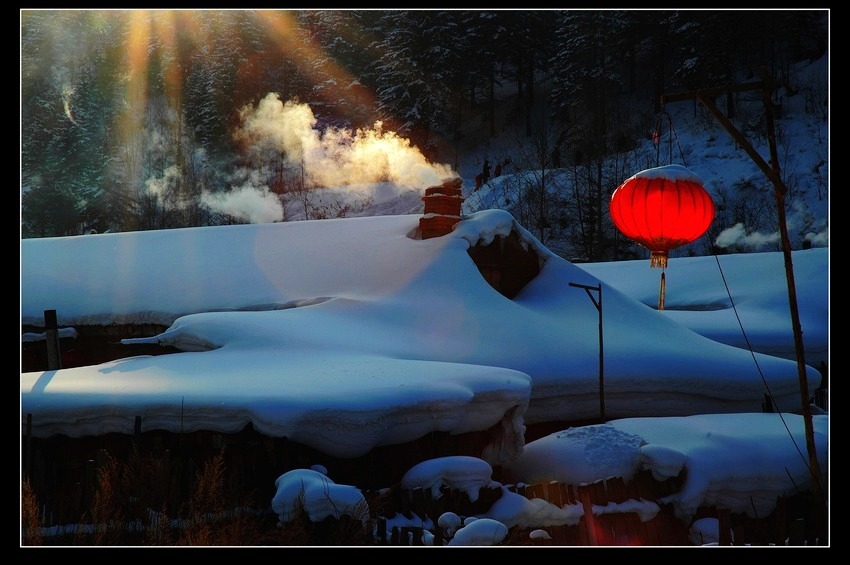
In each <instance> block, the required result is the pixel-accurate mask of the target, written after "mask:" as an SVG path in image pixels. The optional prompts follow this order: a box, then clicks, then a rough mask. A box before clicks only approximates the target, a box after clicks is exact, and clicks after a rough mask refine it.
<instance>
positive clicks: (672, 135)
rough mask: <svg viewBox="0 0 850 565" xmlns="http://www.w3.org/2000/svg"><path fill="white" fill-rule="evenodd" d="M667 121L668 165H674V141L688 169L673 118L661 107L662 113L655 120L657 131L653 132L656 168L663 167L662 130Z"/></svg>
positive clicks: (683, 163)
mask: <svg viewBox="0 0 850 565" xmlns="http://www.w3.org/2000/svg"><path fill="white" fill-rule="evenodd" d="M665 118H666V120H667V133H668V136H667V151H668V156H667V164H668V165H672V164H673V140H674V139H675V140H676V147H678V148H679V156H680V157H681V158H682V165H683V166H685V167H687V166H688V165H687V163H685V154H684V153H683V152H682V146H681V144H680V143H679V136H678V135H676V129H675V128H674V127H673V117H672V116H671V115H670V114H669V113H668V112H667V110H665V109H664V106H662V107H661V111H660V112H659V113H658V116H657V117H656V119H655V131H653V132H652V141H653V143H654V144H655V166H656V167H658V166H661V129H662V127H663V126H664V120H665Z"/></svg>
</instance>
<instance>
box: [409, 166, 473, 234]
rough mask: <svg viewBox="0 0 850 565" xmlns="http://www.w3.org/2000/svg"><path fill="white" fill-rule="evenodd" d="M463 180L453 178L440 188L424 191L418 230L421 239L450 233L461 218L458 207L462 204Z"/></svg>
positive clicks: (434, 187)
mask: <svg viewBox="0 0 850 565" xmlns="http://www.w3.org/2000/svg"><path fill="white" fill-rule="evenodd" d="M462 185H463V179H461V178H460V177H455V178H452V179H448V180H446V181H443V184H441V185H440V186H432V187H430V188H426V189H425V196H423V197H422V200H423V201H424V202H425V212H424V215H423V216H422V217H421V218H419V230H420V231H421V232H422V239H429V238H432V237H440V236H441V235H446V234H447V233H451V231H452V228H453V227H454V225H455V224H456V223H458V222H459V221H460V220H461V219H462V218H461V214H460V206H461V204H463V197H462V196H461V190H460V187H461V186H462Z"/></svg>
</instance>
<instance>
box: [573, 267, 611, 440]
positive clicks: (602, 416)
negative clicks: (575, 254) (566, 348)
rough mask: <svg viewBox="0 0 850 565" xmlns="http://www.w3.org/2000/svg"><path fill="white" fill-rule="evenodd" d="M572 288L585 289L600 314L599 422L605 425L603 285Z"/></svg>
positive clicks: (579, 285)
mask: <svg viewBox="0 0 850 565" xmlns="http://www.w3.org/2000/svg"><path fill="white" fill-rule="evenodd" d="M570 286H574V287H576V288H583V289H584V291H585V292H586V293H587V296H588V297H589V298H590V301H591V302H593V305H594V306H595V307H596V311H597V312H599V420H600V422H601V423H603V424H604V423H605V378H604V375H605V356H604V354H603V350H602V345H603V341H602V283H599V284H598V285H596V286H588V285H586V284H578V283H573V282H571V283H570ZM591 290H595V291H596V293H597V295H598V296H599V300H597V299H596V298H594V297H593V295H592V294H590V291H591Z"/></svg>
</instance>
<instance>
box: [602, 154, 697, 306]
mask: <svg viewBox="0 0 850 565" xmlns="http://www.w3.org/2000/svg"><path fill="white" fill-rule="evenodd" d="M610 212H611V219H612V220H613V221H614V225H615V226H617V229H619V230H620V231H621V232H623V234H624V235H625V236H626V237H628V238H629V239H632V240H634V241H635V242H637V243H639V244H640V245H642V246H643V247H646V248H647V249H649V250H650V251H651V252H652V256H651V258H650V264H649V266H650V267H660V268H662V269H665V268H667V257H668V255H669V252H670V250H671V249H675V248H677V247H680V246H682V245H685V244H687V243H691V242H692V241H694V240H696V239H697V238H699V237H700V236H702V234H704V233H705V232H706V230H707V229H708V227H709V226H710V225H711V222H712V221H713V220H714V202H713V201H712V200H711V196H710V195H709V194H708V192H706V190H705V188H703V183H702V180H701V179H700V178H699V177H698V176H697V175H695V174H694V173H692V172H691V171H689V170H688V169H686V168H685V167H683V166H681V165H665V166H663V167H656V168H654V169H646V170H645V171H641V172H639V173H637V174H635V175H634V176H632V177H630V178H628V179H626V180H625V181H624V182H623V184H621V185H620V186H618V187H617V190H615V191H614V193H613V194H612V195H611V203H610ZM661 285H662V286H661V297H660V298H659V302H658V305H659V309H663V308H664V274H663V273H662V275H661Z"/></svg>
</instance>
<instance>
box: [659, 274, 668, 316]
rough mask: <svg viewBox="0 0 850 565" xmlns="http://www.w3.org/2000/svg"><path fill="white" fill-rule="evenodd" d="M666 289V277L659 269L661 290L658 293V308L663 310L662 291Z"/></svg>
mask: <svg viewBox="0 0 850 565" xmlns="http://www.w3.org/2000/svg"><path fill="white" fill-rule="evenodd" d="M666 289H667V277H666V276H665V273H664V271H661V290H660V291H659V293H658V310H664V292H665V290H666Z"/></svg>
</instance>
